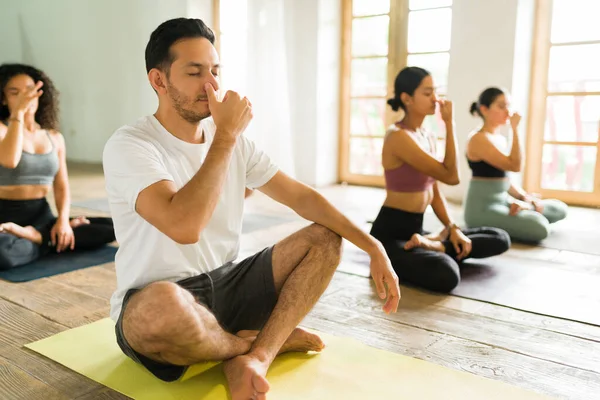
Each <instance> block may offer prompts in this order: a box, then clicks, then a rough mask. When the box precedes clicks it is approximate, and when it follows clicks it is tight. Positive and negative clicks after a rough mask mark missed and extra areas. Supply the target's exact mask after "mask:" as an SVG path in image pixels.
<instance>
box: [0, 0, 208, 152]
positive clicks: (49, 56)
mask: <svg viewBox="0 0 600 400" xmlns="http://www.w3.org/2000/svg"><path fill="white" fill-rule="evenodd" d="M211 4H212V1H211V0H127V1H121V0H103V1H94V2H92V1H81V0H52V1H47V0H27V1H16V0H13V1H4V2H3V3H2V16H3V20H4V21H3V23H2V24H0V45H1V49H2V51H0V61H1V62H23V63H28V64H33V65H35V66H36V67H39V68H41V69H43V70H44V71H45V72H46V73H47V74H48V75H49V76H50V77H51V78H52V80H53V81H54V83H55V85H56V86H57V88H58V89H59V90H60V92H61V97H60V100H61V110H62V112H61V130H62V132H63V134H64V135H65V140H66V143H67V154H68V157H69V159H71V160H78V161H86V162H100V161H101V159H102V149H103V146H104V143H105V142H106V140H107V139H108V138H109V137H110V135H111V134H112V133H113V132H114V130H115V129H116V128H118V127H119V126H121V125H123V124H125V123H130V122H133V121H134V120H135V119H137V118H139V117H141V116H143V115H146V114H149V113H152V112H154V110H155V108H156V104H157V100H156V95H155V94H154V92H153V91H152V89H151V87H150V85H149V83H148V82H147V77H146V70H145V64H144V50H145V47H146V43H147V41H148V38H149V36H150V33H151V32H152V31H153V30H154V29H155V28H156V27H157V26H158V25H159V24H160V23H161V22H163V21H165V20H167V19H170V18H174V17H181V16H184V17H185V16H190V17H192V16H193V17H198V18H201V19H203V20H204V21H205V22H206V23H207V24H209V25H212V11H211Z"/></svg>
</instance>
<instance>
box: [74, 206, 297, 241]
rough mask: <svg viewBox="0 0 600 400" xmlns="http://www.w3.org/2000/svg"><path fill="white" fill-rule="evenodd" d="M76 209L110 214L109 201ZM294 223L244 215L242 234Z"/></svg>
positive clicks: (287, 219) (267, 216)
mask: <svg viewBox="0 0 600 400" xmlns="http://www.w3.org/2000/svg"><path fill="white" fill-rule="evenodd" d="M73 206H74V207H81V208H88V209H90V210H95V211H102V212H107V213H108V212H110V209H109V207H108V199H106V198H101V199H90V200H84V201H79V202H75V203H73ZM291 221H294V219H291V218H290V217H281V216H277V215H268V214H257V213H248V214H244V220H243V222H242V233H250V232H255V231H259V230H262V229H267V228H271V227H273V226H277V225H281V224H285V223H286V222H291Z"/></svg>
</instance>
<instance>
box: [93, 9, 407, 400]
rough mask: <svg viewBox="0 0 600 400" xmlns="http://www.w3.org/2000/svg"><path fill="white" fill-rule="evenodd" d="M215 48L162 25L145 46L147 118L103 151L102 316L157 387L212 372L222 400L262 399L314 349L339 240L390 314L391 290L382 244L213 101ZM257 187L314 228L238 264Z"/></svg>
mask: <svg viewBox="0 0 600 400" xmlns="http://www.w3.org/2000/svg"><path fill="white" fill-rule="evenodd" d="M213 43H214V35H213V33H212V31H211V30H210V29H209V28H208V27H207V26H206V25H204V23H203V22H202V21H200V20H198V19H184V18H180V19H175V20H170V21H166V22H165V23H163V24H161V25H160V26H159V27H158V28H157V29H156V30H155V31H154V32H153V33H152V35H151V37H150V41H149V43H148V45H147V48H146V69H147V72H148V80H149V82H150V84H151V85H152V88H153V89H154V91H155V92H156V93H157V95H158V99H159V105H158V109H157V111H156V113H155V114H154V115H150V116H147V117H143V118H140V119H139V120H137V121H136V122H135V123H133V124H131V125H126V126H123V127H121V128H119V129H118V130H117V131H116V132H115V133H114V134H113V135H112V136H111V138H110V139H109V141H108V142H107V144H106V146H105V149H104V154H103V164H104V172H105V177H106V190H107V193H108V197H109V203H110V209H111V213H112V216H113V220H114V227H115V233H116V236H117V240H118V242H119V244H120V247H119V251H118V253H117V256H116V261H115V264H116V272H117V289H116V291H115V293H114V294H113V296H112V298H111V317H112V318H113V320H115V322H116V326H115V330H116V336H117V342H118V344H119V346H120V347H121V349H122V350H123V352H124V353H125V354H126V355H127V356H128V357H130V358H132V359H133V360H134V361H136V362H138V363H139V364H141V365H143V366H144V367H145V368H147V369H148V370H149V371H150V372H151V373H153V374H154V375H155V376H157V377H158V378H160V379H163V380H166V381H173V380H177V379H179V378H180V377H181V376H182V375H183V373H184V372H185V369H186V367H187V366H189V365H191V364H194V363H199V362H202V361H224V364H223V371H224V373H225V376H226V378H227V381H228V384H229V389H230V391H231V395H232V398H233V400H248V399H265V398H266V394H267V392H268V390H269V383H268V381H267V379H266V373H267V370H268V368H269V366H270V365H271V363H272V362H273V360H274V358H275V357H276V355H277V354H280V353H282V352H286V351H301V352H306V351H321V350H322V349H323V348H324V346H325V345H324V343H323V342H322V341H321V339H320V338H319V337H318V336H317V335H315V334H312V333H309V332H307V331H304V330H302V329H301V328H298V324H299V323H300V321H302V319H303V318H304V317H305V316H306V314H307V313H308V312H309V311H310V310H311V308H312V307H313V306H314V304H315V303H316V302H317V301H318V300H319V298H320V296H321V295H322V294H323V292H324V291H325V289H326V288H327V286H328V284H329V282H330V281H331V278H332V276H333V274H334V272H335V270H336V268H337V265H338V264H339V262H340V258H341V247H342V238H346V239H347V240H349V241H350V242H352V243H354V244H355V245H356V246H358V247H359V248H361V249H362V250H364V251H365V252H366V253H368V254H369V256H370V257H371V274H372V276H373V279H374V280H375V282H376V284H377V288H378V292H379V295H380V296H381V298H382V299H384V301H385V304H384V311H386V312H394V311H396V309H397V306H398V301H399V299H400V290H399V287H398V278H397V276H396V274H395V273H394V271H393V269H392V268H391V265H390V262H389V259H388V257H387V255H386V253H385V251H384V249H383V246H382V245H381V243H379V242H378V241H377V240H375V239H374V238H373V237H371V236H370V235H368V234H366V233H365V232H363V231H362V230H360V229H359V228H358V227H356V226H355V225H354V224H353V223H352V222H350V221H349V220H348V219H347V218H346V217H345V216H344V215H342V214H341V213H340V212H339V211H338V210H336V209H335V208H334V207H333V206H332V205H331V204H330V203H329V202H328V201H327V200H326V199H325V198H324V197H323V196H321V195H320V194H319V193H318V192H316V191H315V190H313V189H312V188H310V187H309V186H306V185H304V184H302V183H300V182H298V181H296V180H294V179H292V178H290V177H288V176H286V175H285V174H283V173H282V172H280V171H278V168H277V167H276V166H275V165H274V164H273V163H272V162H271V160H270V159H269V157H268V156H267V155H266V154H265V153H264V152H262V151H260V150H259V149H257V148H256V146H255V144H254V143H253V142H252V141H250V140H249V139H247V138H246V137H245V136H244V135H243V132H244V130H245V129H246V127H247V126H248V123H249V122H250V120H251V119H252V104H251V103H250V101H249V100H248V99H246V98H245V97H242V96H240V95H239V94H237V93H235V92H232V91H228V92H227V93H225V95H224V96H223V98H222V99H220V98H219V82H218V75H219V59H218V55H217V53H216V51H215V48H214V46H213ZM210 117H212V118H210ZM267 118H268V116H267ZM255 189H258V190H260V191H262V192H263V193H265V194H266V195H267V196H269V197H271V198H272V199H274V200H275V201H277V202H279V203H282V204H284V205H286V206H288V207H290V208H291V209H292V210H294V211H295V212H296V213H298V214H299V215H300V216H302V217H304V218H305V219H307V220H309V221H312V222H314V223H313V224H312V225H310V226H308V227H306V228H304V229H302V230H300V231H298V232H296V233H294V234H292V235H291V236H289V237H287V238H286V239H284V240H282V241H281V242H279V243H276V244H275V245H273V246H271V247H267V248H265V249H263V250H261V251H259V252H258V253H256V254H255V255H253V256H250V257H248V258H246V259H244V260H241V261H240V260H237V257H238V249H239V246H240V234H241V228H242V215H243V208H244V197H245V195H246V193H248V190H255Z"/></svg>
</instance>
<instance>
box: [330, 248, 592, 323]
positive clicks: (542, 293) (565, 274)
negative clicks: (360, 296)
mask: <svg viewBox="0 0 600 400" xmlns="http://www.w3.org/2000/svg"><path fill="white" fill-rule="evenodd" d="M338 271H340V272H344V273H348V274H353V275H358V276H363V277H369V258H368V257H367V255H366V254H362V253H361V252H360V251H357V250H355V249H349V250H347V251H345V252H344V255H343V257H342V263H341V265H340V266H339V267H338ZM599 288H600V266H599V267H598V268H584V267H581V268H577V267H576V266H573V265H565V264H559V263H553V262H550V261H542V260H532V259H522V258H516V257H512V256H498V257H493V258H490V259H485V260H469V261H467V262H465V263H464V264H463V266H462V267H461V282H460V284H459V285H458V286H457V287H456V289H454V291H453V292H452V293H451V294H452V295H454V296H459V297H465V298H469V299H473V300H479V301H483V302H487V303H493V304H497V305H501V306H505V307H510V308H515V309H519V310H523V311H528V312H533V313H536V314H542V315H548V316H552V317H556V318H562V319H568V320H573V321H579V322H583V323H587V324H592V325H598V326H600V312H599V311H598V310H600V290H598V289H599Z"/></svg>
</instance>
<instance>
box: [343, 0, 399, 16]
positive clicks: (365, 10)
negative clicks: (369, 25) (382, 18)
mask: <svg viewBox="0 0 600 400" xmlns="http://www.w3.org/2000/svg"><path fill="white" fill-rule="evenodd" d="M389 12H390V0H375V1H374V0H352V15H354V16H355V17H360V16H364V15H377V14H387V13H389Z"/></svg>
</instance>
